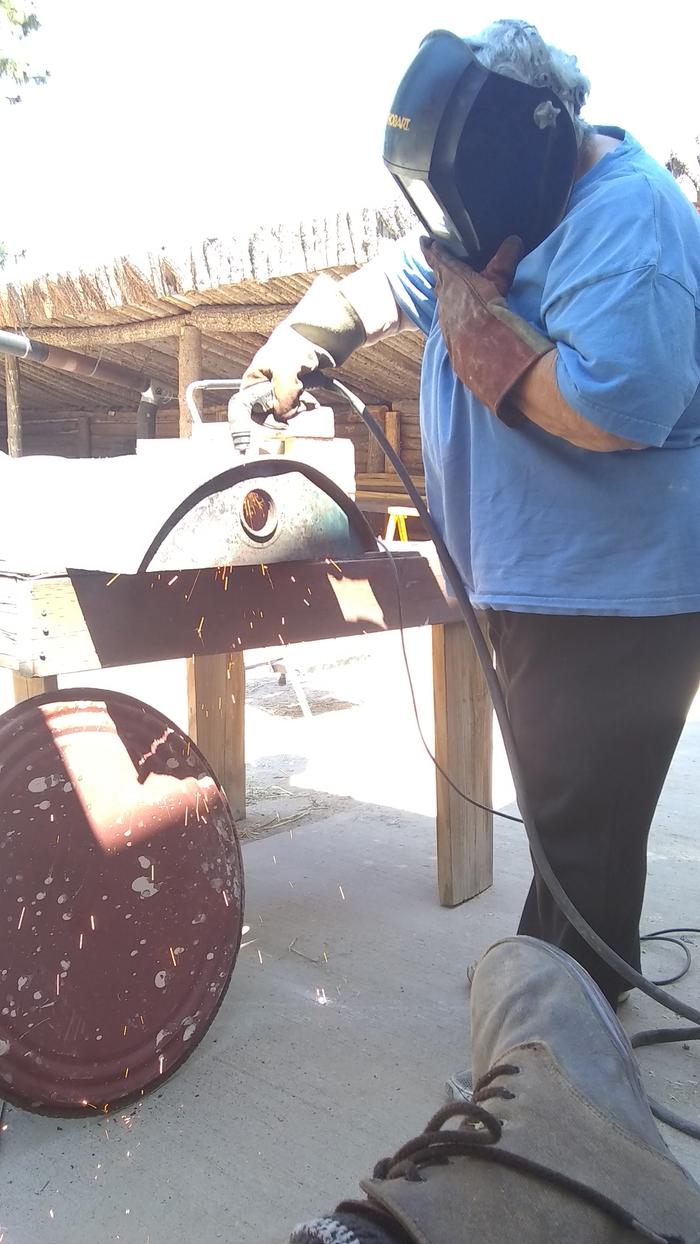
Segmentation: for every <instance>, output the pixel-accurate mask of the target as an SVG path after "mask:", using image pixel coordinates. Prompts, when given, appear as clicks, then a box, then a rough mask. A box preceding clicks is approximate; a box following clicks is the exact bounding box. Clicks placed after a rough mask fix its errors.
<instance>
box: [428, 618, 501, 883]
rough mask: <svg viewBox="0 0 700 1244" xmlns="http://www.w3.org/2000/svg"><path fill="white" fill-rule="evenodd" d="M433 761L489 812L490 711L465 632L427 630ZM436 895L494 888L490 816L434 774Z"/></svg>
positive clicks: (460, 628)
mask: <svg viewBox="0 0 700 1244" xmlns="http://www.w3.org/2000/svg"><path fill="white" fill-rule="evenodd" d="M433 695H434V707H435V755H436V759H437V762H438V764H439V765H440V767H441V768H442V769H443V770H444V771H445V773H447V774H448V775H449V777H450V778H451V780H452V781H453V782H454V783H455V785H456V786H457V787H459V789H460V790H462V791H464V792H465V793H466V794H467V795H469V796H471V798H472V799H476V800H478V801H479V802H480V803H483V804H486V805H487V806H489V807H490V806H491V765H492V732H493V731H492V720H493V718H492V711H491V702H490V699H489V694H488V689H487V686H486V680H485V678H484V675H483V672H482V669H481V666H480V665H479V661H478V658H477V655H476V652H475V651H474V647H473V644H472V642H471V639H470V637H469V633H468V631H467V628H466V626H465V625H464V623H463V622H454V623H452V624H450V625H448V626H434V627H433ZM436 781H437V857H438V890H439V894H440V902H441V903H442V905H443V906H444V907H454V906H456V905H457V904H458V903H463V902H465V901H466V900H467V899H470V898H473V897H474V895H476V894H480V893H481V891H482V890H485V889H487V888H488V887H489V886H490V885H491V884H492V882H493V817H492V815H491V813H490V812H484V811H482V810H481V809H480V808H475V807H473V806H472V805H471V804H469V803H467V802H466V801H465V800H464V799H462V798H461V796H460V795H458V794H457V792H456V791H455V790H453V789H452V788H451V787H450V786H449V785H448V783H447V782H446V781H445V779H444V777H442V776H441V774H440V773H439V772H438V773H437V774H436Z"/></svg>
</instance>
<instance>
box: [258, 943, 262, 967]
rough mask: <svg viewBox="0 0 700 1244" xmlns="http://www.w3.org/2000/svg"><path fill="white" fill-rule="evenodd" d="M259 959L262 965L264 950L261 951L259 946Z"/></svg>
mask: <svg viewBox="0 0 700 1244" xmlns="http://www.w3.org/2000/svg"><path fill="white" fill-rule="evenodd" d="M258 959H259V960H260V963H261V964H262V950H261V949H260V947H259V946H258Z"/></svg>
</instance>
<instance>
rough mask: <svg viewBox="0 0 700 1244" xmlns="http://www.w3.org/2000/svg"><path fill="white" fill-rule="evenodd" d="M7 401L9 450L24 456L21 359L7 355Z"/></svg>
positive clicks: (12, 456) (12, 454) (17, 455)
mask: <svg viewBox="0 0 700 1244" xmlns="http://www.w3.org/2000/svg"><path fill="white" fill-rule="evenodd" d="M5 402H6V406H7V452H8V454H9V455H10V457H11V458H21V456H22V403H21V398H20V384H19V360H18V359H16V358H13V356H12V355H10V354H6V355H5Z"/></svg>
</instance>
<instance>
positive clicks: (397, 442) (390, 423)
mask: <svg viewBox="0 0 700 1244" xmlns="http://www.w3.org/2000/svg"><path fill="white" fill-rule="evenodd" d="M384 431H385V433H386V439H387V440H388V442H389V444H390V445H391V448H392V449H393V450H394V451H395V452H396V453H397V454H399V455H400V454H401V412H400V411H398V410H388V411H387V412H386V419H385V426H384ZM393 469H394V468H393V466H392V465H391V463H390V462H389V459H388V458H385V459H384V470H385V471H393Z"/></svg>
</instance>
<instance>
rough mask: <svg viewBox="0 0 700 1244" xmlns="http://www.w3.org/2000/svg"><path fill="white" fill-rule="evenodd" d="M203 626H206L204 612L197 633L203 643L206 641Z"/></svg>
mask: <svg viewBox="0 0 700 1244" xmlns="http://www.w3.org/2000/svg"><path fill="white" fill-rule="evenodd" d="M203 626H204V614H202V616H201V618H200V619H199V626H198V627H197V634H198V636H199V638H200V640H201V642H202V643H204V640H203V639H202V627H203Z"/></svg>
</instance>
